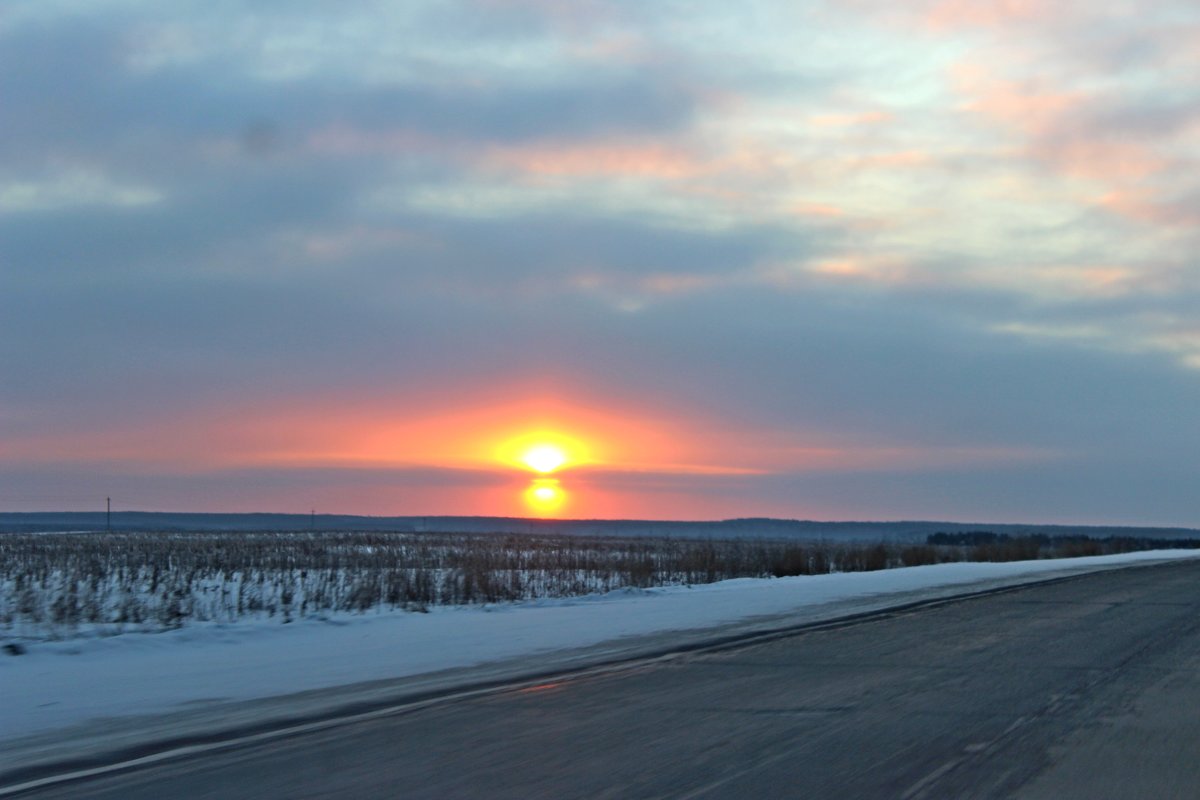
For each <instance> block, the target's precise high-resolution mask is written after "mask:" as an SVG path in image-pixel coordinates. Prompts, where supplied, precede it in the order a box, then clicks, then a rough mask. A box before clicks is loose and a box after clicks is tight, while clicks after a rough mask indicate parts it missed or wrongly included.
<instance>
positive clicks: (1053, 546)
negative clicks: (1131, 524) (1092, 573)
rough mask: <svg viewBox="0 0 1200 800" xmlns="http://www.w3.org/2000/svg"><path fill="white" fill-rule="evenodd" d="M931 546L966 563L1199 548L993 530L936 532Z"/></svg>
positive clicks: (1188, 542) (1196, 544)
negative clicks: (963, 555)
mask: <svg viewBox="0 0 1200 800" xmlns="http://www.w3.org/2000/svg"><path fill="white" fill-rule="evenodd" d="M926 544H928V545H930V546H932V547H959V548H965V549H966V550H967V559H968V560H969V561H1024V560H1029V559H1035V558H1047V557H1054V558H1075V557H1078V556H1103V555H1109V554H1112V553H1133V552H1137V551H1140V550H1162V549H1180V550H1194V549H1196V548H1200V539H1149V538H1145V537H1137V536H1111V537H1096V536H1082V535H1064V536H1050V535H1047V534H1044V533H1033V534H1027V535H1022V536H1012V535H1010V534H1007V533H997V532H995V531H954V532H946V531H938V532H937V533H931V534H929V536H928V537H927V538H926Z"/></svg>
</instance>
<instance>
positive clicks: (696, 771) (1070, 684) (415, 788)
mask: <svg viewBox="0 0 1200 800" xmlns="http://www.w3.org/2000/svg"><path fill="white" fill-rule="evenodd" d="M28 796H35V797H45V798H68V797H70V798H75V797H89V798H114V799H115V798H122V800H130V799H131V798H155V800H158V799H159V798H165V797H172V798H193V797H206V798H222V799H223V800H229V799H230V798H273V797H286V798H308V797H355V798H365V797H414V798H451V797H454V798H470V797H487V798H506V797H513V798H529V797H547V798H571V797H588V798H602V797H609V798H641V797H645V798H650V797H674V798H701V797H703V798H717V797H738V798H753V797H764V798H765V797H806V798H825V797H828V798H834V797H837V798H902V799H903V800H916V799H918V798H946V797H951V798H961V797H981V798H988V797H1015V798H1072V797H1078V798H1089V799H1091V800H1094V799H1097V798H1107V797H1112V798H1134V797H1136V798H1149V797H1153V798H1175V797H1178V798H1195V797H1200V563H1196V562H1185V563H1179V564H1171V565H1162V566H1153V567H1144V568H1133V569H1122V570H1114V571H1108V572H1100V573H1095V574H1091V575H1087V576H1085V577H1081V578H1074V579H1070V580H1066V581H1062V582H1058V583H1052V584H1048V585H1046V584H1043V585H1033V586H1030V587H1026V588H1022V589H1019V590H1015V591H1010V592H1006V593H1002V594H996V595H989V596H985V597H979V598H974V599H968V600H963V601H957V602H951V603H947V604H944V605H940V606H936V607H933V608H926V609H921V610H916V611H909V612H904V613H899V614H895V615H883V616H880V617H878V618H875V619H871V620H868V621H865V622H858V623H855V624H852V625H849V626H846V627H841V628H835V629H829V630H820V631H814V632H808V633H803V634H800V635H795V636H790V637H787V638H783V639H778V640H775V641H770V642H767V643H760V644H756V645H751V646H745V647H740V648H736V649H732V650H724V651H720V652H715V653H699V654H691V655H686V656H681V657H678V658H675V659H670V660H667V661H662V662H656V663H652V664H645V665H642V666H638V667H636V668H632V669H629V670H627V671H622V672H616V673H610V674H606V675H601V676H591V677H584V678H577V679H569V680H564V681H562V682H559V683H552V684H546V685H542V686H536V687H526V688H525V689H523V690H521V691H505V692H498V693H493V694H489V695H486V696H482V697H473V698H469V699H463V700H458V701H450V702H444V703H439V704H435V705H432V706H427V707H424V708H421V709H419V710H415V711H411V712H408V713H403V714H398V715H395V716H389V717H385V718H380V719H374V720H370V721H367V722H360V723H355V724H349V725H344V726H341V727H335V728H332V729H328V730H324V731H319V732H316V733H310V734H304V735H298V736H294V737H290V738H284V739H280V740H275V741H270V742H266V743H262V744H258V745H253V746H247V747H241V748H238V749H233V750H227V751H221V752H215V753H209V754H206V755H204V756H197V757H192V758H184V759H179V760H174V761H169V762H166V763H162V764H159V765H156V766H153V767H150V768H143V769H136V770H130V771H127V772H123V773H117V774H112V775H107V776H103V777H100V778H97V779H93V780H90V781H85V782H76V783H72V784H69V785H60V786H57V787H53V788H50V789H46V790H43V791H41V792H36V793H31V794H29V795H28Z"/></svg>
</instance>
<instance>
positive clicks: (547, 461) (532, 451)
mask: <svg viewBox="0 0 1200 800" xmlns="http://www.w3.org/2000/svg"><path fill="white" fill-rule="evenodd" d="M521 460H522V461H524V462H525V464H526V465H528V466H529V467H531V468H532V469H535V470H537V471H538V472H543V473H545V472H554V470H556V469H558V468H559V467H561V466H562V465H563V464H565V463H566V461H567V454H566V453H564V452H563V451H562V449H561V448H559V447H557V446H555V445H552V444H539V445H537V446H535V447H531V448H529V449H528V450H526V451H525V454H524V455H523V456H522V457H521Z"/></svg>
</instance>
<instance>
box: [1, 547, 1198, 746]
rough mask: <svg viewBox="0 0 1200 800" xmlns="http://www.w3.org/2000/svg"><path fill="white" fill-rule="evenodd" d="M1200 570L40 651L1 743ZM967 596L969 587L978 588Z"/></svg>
mask: <svg viewBox="0 0 1200 800" xmlns="http://www.w3.org/2000/svg"><path fill="white" fill-rule="evenodd" d="M1194 557H1200V551H1195V550H1178V551H1176V550H1168V551H1148V552H1137V553H1127V554H1119V555H1111V556H1096V557H1088V558H1073V559H1046V560H1039V561H1022V562H1011V563H950V564H938V565H931V566H921V567H909V568H902V569H892V570H886V571H879V572H863V573H842V574H831V575H813V576H798V577H790V578H778V579H751V578H747V579H736V580H728V581H722V582H719V583H714V584H708V585H702V586H694V587H686V586H675V587H665V588H659V589H648V590H635V589H625V590H620V591H617V592H611V593H609V594H605V595H597V596H587V597H580V598H574V599H558V600H541V601H529V602H520V603H511V604H500V605H490V606H471V607H450V608H446V607H435V608H431V610H430V612H429V613H427V614H419V613H410V612H405V611H396V612H374V613H366V614H354V613H344V614H337V615H333V616H330V617H328V618H327V619H325V620H315V619H302V620H298V621H297V622H295V623H293V624H290V625H280V624H278V622H274V623H263V622H248V623H233V624H216V623H211V624H196V625H190V626H187V627H184V628H182V629H179V630H173V631H168V632H163V633H155V634H125V635H121V636H110V637H102V638H93V639H76V640H71V641H61V642H43V643H37V644H35V645H33V646H31V647H30V648H29V651H28V652H26V653H25V654H23V655H19V656H9V655H4V654H0V739H8V740H11V739H14V738H17V737H22V736H26V735H29V734H33V733H37V732H45V731H50V730H53V729H59V728H63V727H66V726H70V725H73V724H76V723H81V722H86V721H89V720H94V719H98V718H111V717H122V716H128V715H139V714H151V713H160V712H166V711H171V710H173V709H179V708H181V707H183V706H184V705H185V704H187V705H188V707H191V708H195V707H196V706H197V705H198V704H202V703H204V702H206V701H216V700H235V701H242V700H251V699H254V698H265V697H272V696H277V695H285V694H291V693H295V692H301V691H306V690H314V689H321V688H324V687H332V686H343V685H347V684H353V683H359V682H363V681H373V680H380V679H388V678H398V677H403V676H413V675H419V674H423V673H431V672H436V671H440V670H447V669H451V668H456V667H467V666H471V665H477V664H483V663H487V662H494V661H498V660H501V659H511V658H516V657H521V656H526V657H530V659H531V663H537V661H538V659H539V657H544V656H545V655H546V654H548V653H550V652H552V651H563V650H567V649H573V648H583V647H588V646H592V645H597V644H599V643H603V642H609V641H613V640H621V639H622V638H625V637H634V636H645V635H649V634H655V633H659V632H665V631H687V630H692V631H695V630H699V629H705V628H712V627H715V626H719V625H727V624H730V623H736V622H739V621H748V620H751V619H752V618H756V617H757V618H762V617H767V616H778V615H786V614H793V613H799V612H802V611H806V610H807V611H812V610H813V609H814V608H815V607H819V606H822V605H823V604H834V603H838V602H839V601H847V600H853V599H855V598H870V597H880V596H887V595H896V594H900V593H906V592H913V591H917V590H924V589H932V588H936V587H948V586H962V585H969V584H979V583H981V582H987V581H994V580H996V579H1008V578H1013V577H1016V576H1037V575H1045V574H1046V573H1052V572H1059V571H1062V570H1064V569H1069V570H1077V569H1096V568H1105V567H1111V566H1117V565H1122V564H1131V563H1135V562H1145V561H1158V560H1165V559H1177V558H1194ZM968 588H969V587H968Z"/></svg>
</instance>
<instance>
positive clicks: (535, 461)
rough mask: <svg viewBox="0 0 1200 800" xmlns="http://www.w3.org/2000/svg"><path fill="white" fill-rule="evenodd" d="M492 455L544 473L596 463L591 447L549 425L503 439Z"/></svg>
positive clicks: (507, 462) (506, 461)
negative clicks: (548, 426)
mask: <svg viewBox="0 0 1200 800" xmlns="http://www.w3.org/2000/svg"><path fill="white" fill-rule="evenodd" d="M495 457H496V458H497V460H499V461H501V462H504V463H506V464H510V465H512V466H514V467H521V468H523V469H531V470H533V471H534V472H539V473H541V474H543V475H547V474H549V473H551V472H557V471H558V470H560V469H563V468H565V467H577V466H582V465H585V464H592V463H595V457H594V454H593V452H592V448H591V447H589V446H588V445H586V444H584V442H583V441H582V440H580V439H577V438H575V437H573V436H567V435H565V434H562V433H559V432H558V431H556V430H554V429H551V428H540V429H534V430H530V431H528V432H527V433H524V434H521V435H519V436H514V437H512V438H510V439H506V440H503V441H502V443H501V444H500V445H499V446H498V447H497V448H496V450H495Z"/></svg>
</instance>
